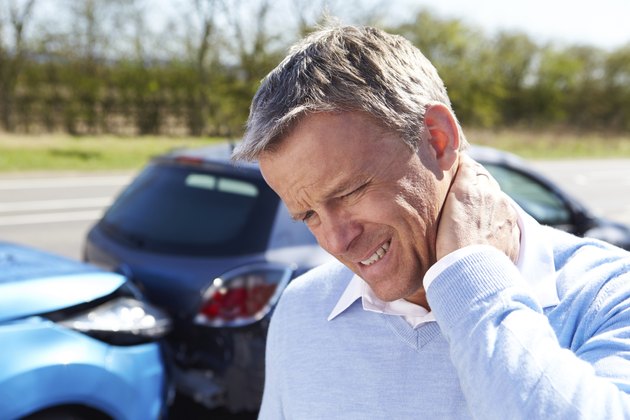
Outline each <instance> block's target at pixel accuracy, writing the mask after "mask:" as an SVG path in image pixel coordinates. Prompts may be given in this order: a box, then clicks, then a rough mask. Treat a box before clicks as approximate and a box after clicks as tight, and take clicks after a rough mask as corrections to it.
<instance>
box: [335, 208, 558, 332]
mask: <svg viewBox="0 0 630 420" xmlns="http://www.w3.org/2000/svg"><path fill="white" fill-rule="evenodd" d="M514 207H515V209H516V211H517V213H518V226H519V228H520V233H521V244H520V245H521V246H520V251H519V255H518V262H517V264H516V266H517V268H518V270H519V271H520V273H521V274H522V275H523V278H525V279H526V280H527V281H528V282H529V284H530V286H531V287H532V289H533V291H534V294H535V296H536V297H537V299H538V302H539V304H540V305H541V306H542V307H543V308H546V307H549V306H555V305H557V304H558V302H559V299H558V292H557V290H556V282H555V275H554V274H555V266H554V262H553V253H552V250H551V247H550V245H549V243H547V242H546V241H545V240H544V238H543V237H541V234H540V225H539V224H538V222H536V221H535V220H534V219H533V218H532V217H531V216H530V215H529V214H527V213H525V212H524V211H523V210H522V209H521V208H520V207H519V206H518V205H516V204H514ZM475 249H476V248H475V246H468V247H464V248H461V249H458V250H457V251H454V252H452V253H450V254H448V255H447V256H445V257H444V258H442V259H440V260H439V261H438V262H437V263H436V264H434V265H433V266H432V267H431V268H430V269H429V271H428V272H427V274H426V275H425V278H424V287H425V289H428V288H429V287H430V285H431V283H432V282H433V280H434V279H435V278H436V277H437V276H438V275H439V273H441V272H442V270H444V269H445V268H446V267H447V266H449V265H450V264H451V263H453V262H454V261H456V260H457V259H459V258H461V257H462V256H464V255H466V254H468V253H470V252H473V251H474V250H475ZM359 298H361V302H362V304H363V309H364V310H366V311H373V312H378V313H383V314H388V315H397V316H402V317H404V318H405V320H406V321H407V322H408V323H409V325H411V326H412V327H413V328H417V327H418V326H420V325H422V324H424V323H427V322H431V321H435V317H434V316H433V313H432V312H429V311H427V310H426V309H425V308H423V307H422V306H420V305H416V304H415V303H411V302H409V301H407V300H404V299H398V300H395V301H392V302H385V301H383V300H381V299H379V298H378V297H376V295H374V293H373V292H372V289H371V288H370V286H369V285H368V284H367V283H366V282H365V281H364V280H363V279H362V278H361V277H359V276H358V275H356V274H355V275H354V276H353V277H352V279H351V280H350V283H349V284H348V286H347V287H346V289H345V291H344V292H343V294H342V295H341V297H340V298H339V300H338V301H337V304H336V305H335V307H334V308H333V310H332V312H331V313H330V315H329V316H328V320H329V321H330V320H332V319H333V318H335V317H336V316H337V315H339V314H341V313H342V312H343V311H345V310H346V309H348V308H349V307H350V305H352V304H353V303H354V302H355V301H356V300H357V299H359Z"/></svg>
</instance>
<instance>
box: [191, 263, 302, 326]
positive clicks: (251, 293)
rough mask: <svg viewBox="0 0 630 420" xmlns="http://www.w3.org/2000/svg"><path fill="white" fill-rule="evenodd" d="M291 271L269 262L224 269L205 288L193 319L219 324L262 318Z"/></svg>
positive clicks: (272, 304) (244, 323)
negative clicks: (197, 311)
mask: <svg viewBox="0 0 630 420" xmlns="http://www.w3.org/2000/svg"><path fill="white" fill-rule="evenodd" d="M292 273H293V269H292V268H291V267H288V266H285V265H281V264H270V263H261V264H255V265H254V264H252V265H248V266H244V267H239V268H237V269H235V270H231V271H228V272H227V273H225V274H223V275H222V276H220V277H217V278H216V279H214V281H213V282H212V284H211V285H210V287H209V288H208V289H207V290H206V291H205V293H204V295H203V304H202V306H201V309H200V311H199V313H198V314H197V316H196V318H195V322H197V323H198V324H203V325H210V326H213V327H219V326H241V325H247V324H251V323H253V322H256V321H258V320H260V319H262V318H263V317H264V316H265V315H267V314H268V313H269V311H271V309H272V308H273V306H274V305H275V304H276V302H277V300H278V298H279V297H280V294H281V293H282V290H283V289H284V287H285V286H286V284H287V283H288V281H289V279H290V278H291V274H292Z"/></svg>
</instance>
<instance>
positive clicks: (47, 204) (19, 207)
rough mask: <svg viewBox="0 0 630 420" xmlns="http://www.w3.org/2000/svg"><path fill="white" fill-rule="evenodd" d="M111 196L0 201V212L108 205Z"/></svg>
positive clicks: (110, 202) (110, 201)
mask: <svg viewBox="0 0 630 420" xmlns="http://www.w3.org/2000/svg"><path fill="white" fill-rule="evenodd" d="M112 201H113V200H112V198H111V197H94V198H69V199H64V200H38V201H20V202H13V203H0V213H11V212H24V211H41V210H63V209H81V208H90V207H99V208H101V207H108V206H110V205H111V204H112Z"/></svg>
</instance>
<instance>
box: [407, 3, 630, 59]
mask: <svg viewBox="0 0 630 420" xmlns="http://www.w3.org/2000/svg"><path fill="white" fill-rule="evenodd" d="M405 3H406V4H408V5H409V6H410V7H414V8H415V7H418V5H420V6H423V7H425V8H427V9H428V10H430V11H432V12H434V13H436V14H437V15H438V16H441V17H446V18H460V19H462V20H463V21H465V22H468V23H471V24H473V25H475V26H477V27H479V28H481V29H483V30H484V31H486V32H487V33H490V34H492V33H494V32H496V31H498V30H510V31H516V30H518V31H523V32H525V33H526V34H528V35H530V36H531V37H532V38H533V39H535V40H537V41H540V42H548V41H553V42H559V43H569V44H576V43H579V44H586V45H592V46H596V47H601V48H605V49H614V48H618V47H620V46H623V45H626V44H630V0H588V1H587V0H405ZM401 12H402V13H404V11H401Z"/></svg>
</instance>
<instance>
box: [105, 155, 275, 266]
mask: <svg viewBox="0 0 630 420" xmlns="http://www.w3.org/2000/svg"><path fill="white" fill-rule="evenodd" d="M278 204H279V199H278V197H277V195H276V194H275V193H274V192H273V191H272V190H271V189H270V188H269V187H268V186H267V184H265V182H264V180H263V179H262V178H261V177H258V176H248V175H247V174H245V173H242V174H241V173H239V171H238V170H236V169H233V168H230V170H229V171H225V170H223V171H222V170H220V169H216V170H205V169H203V168H198V167H189V166H179V165H171V164H166V163H153V164H150V165H148V166H147V167H146V168H145V169H144V170H143V171H142V172H141V173H140V174H139V175H138V177H137V178H136V179H135V180H134V181H133V182H132V183H131V184H130V185H129V187H127V188H126V189H125V190H124V191H123V192H122V194H121V195H120V196H119V197H118V198H117V199H116V201H115V202H114V204H113V205H112V206H111V207H110V209H109V210H108V211H107V212H106V214H105V216H104V217H103V220H102V221H101V227H102V228H103V230H104V231H105V232H106V233H107V234H108V235H109V236H111V237H113V238H114V239H117V240H118V241H124V242H125V243H126V244H127V245H131V246H134V247H137V248H143V249H147V250H152V251H156V252H168V253H170V254H189V255H190V254H192V255H196V254H204V255H208V254H211V255H217V256H225V255H242V254H249V253H256V252H262V251H264V250H265V247H266V245H267V241H268V240H269V235H270V232H271V228H272V224H273V220H274V216H275V213H276V210H277V207H278Z"/></svg>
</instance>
